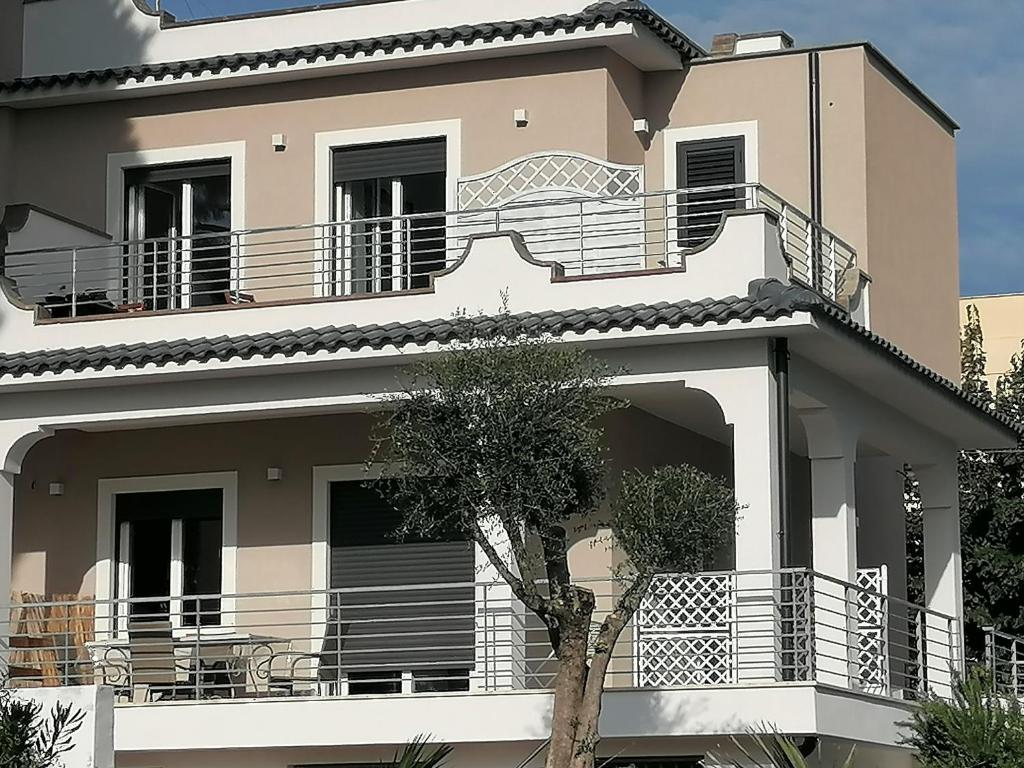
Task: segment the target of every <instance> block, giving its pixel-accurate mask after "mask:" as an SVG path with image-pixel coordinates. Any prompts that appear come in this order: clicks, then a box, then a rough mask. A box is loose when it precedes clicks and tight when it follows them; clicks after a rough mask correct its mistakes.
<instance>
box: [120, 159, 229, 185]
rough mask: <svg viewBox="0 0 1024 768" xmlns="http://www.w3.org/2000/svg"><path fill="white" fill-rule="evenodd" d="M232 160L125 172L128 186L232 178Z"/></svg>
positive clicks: (144, 168) (161, 166)
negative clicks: (223, 177)
mask: <svg viewBox="0 0 1024 768" xmlns="http://www.w3.org/2000/svg"><path fill="white" fill-rule="evenodd" d="M230 175H231V160H229V159H224V160H213V161H210V162H203V163H180V164H176V165H157V166H150V167H142V168H130V169H128V170H126V171H125V182H126V185H127V186H130V185H132V184H143V183H147V182H148V183H151V184H152V183H158V182H162V181H187V180H189V179H202V178H207V177H209V176H230Z"/></svg>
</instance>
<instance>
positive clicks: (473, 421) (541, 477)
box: [373, 315, 737, 768]
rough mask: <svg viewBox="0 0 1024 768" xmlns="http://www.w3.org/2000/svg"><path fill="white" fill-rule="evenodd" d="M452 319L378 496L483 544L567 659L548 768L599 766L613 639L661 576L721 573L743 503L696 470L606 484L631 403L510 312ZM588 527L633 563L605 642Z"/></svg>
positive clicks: (411, 528)
mask: <svg viewBox="0 0 1024 768" xmlns="http://www.w3.org/2000/svg"><path fill="white" fill-rule="evenodd" d="M454 322H456V323H457V324H458V325H459V326H460V327H461V328H462V332H460V333H459V334H458V337H459V340H458V341H457V342H455V343H453V344H452V345H451V348H450V349H449V350H448V351H445V352H443V353H439V354H436V355H434V356H432V357H430V358H427V359H426V360H425V361H423V362H420V363H418V364H416V365H414V366H412V367H411V369H410V371H409V378H408V380H407V381H406V382H405V383H404V384H403V391H402V392H401V393H400V394H399V395H397V396H395V397H394V398H393V401H392V403H391V408H390V410H389V413H388V416H387V417H386V418H384V419H383V420H382V421H381V424H380V427H379V430H378V432H377V433H376V435H375V443H376V448H375V451H374V454H375V455H374V458H373V461H375V462H377V463H382V464H383V465H384V467H385V470H384V473H383V478H382V479H381V480H380V481H378V487H379V488H380V489H381V492H382V494H383V495H384V496H385V497H386V498H388V500H389V501H390V502H391V503H392V504H394V505H395V506H396V507H397V508H398V509H399V511H400V512H402V513H403V519H404V523H403V529H402V531H403V533H405V534H409V535H415V536H432V535H439V534H441V533H444V532H452V531H458V532H459V533H461V534H462V535H464V536H466V537H467V538H469V539H470V540H472V541H474V542H475V543H476V544H477V545H478V546H479V547H480V549H481V550H482V551H483V553H484V554H485V555H486V557H487V559H488V561H489V562H490V564H491V566H493V568H494V569H495V570H496V571H497V573H498V574H499V575H500V577H501V578H502V579H504V581H506V582H507V583H508V585H509V586H510V588H511V591H512V593H513V594H514V595H515V597H516V598H517V599H518V600H519V601H521V602H522V604H523V605H525V606H526V607H527V608H528V609H529V610H530V611H532V612H533V613H534V614H536V616H537V617H539V619H540V620H541V621H542V622H543V624H544V626H545V627H546V629H547V634H548V637H549V639H550V643H551V648H552V651H553V653H554V656H555V658H556V659H557V660H558V673H557V675H556V677H555V681H554V708H553V716H552V723H551V741H550V744H549V746H548V755H547V766H548V767H549V768H592V766H593V765H594V754H595V750H596V747H597V743H598V741H599V738H600V737H599V732H598V718H599V715H600V712H601V698H602V694H603V691H604V685H605V673H606V671H607V669H608V666H609V662H610V660H611V657H612V652H613V649H614V647H615V644H616V641H617V640H618V639H619V636H620V633H621V632H622V630H623V628H624V627H625V626H626V624H627V623H628V622H629V621H630V619H631V618H632V617H633V614H634V613H635V612H636V610H637V608H638V606H639V604H640V602H641V600H642V598H643V596H644V594H645V593H646V591H647V590H648V588H649V587H650V585H651V582H652V579H653V578H654V577H655V575H656V574H659V573H665V572H671V573H693V572H697V571H700V570H704V569H707V568H710V567H712V566H713V561H714V557H715V555H716V553H718V552H720V551H721V549H722V547H723V546H725V545H726V544H727V543H728V541H729V540H731V538H732V536H733V534H734V531H735V520H736V513H737V504H736V501H735V498H734V495H733V492H732V490H731V489H730V488H729V487H728V486H727V485H726V484H724V483H723V482H722V481H721V480H719V479H717V478H715V477H712V476H710V475H708V474H705V473H703V472H700V471H698V470H696V469H694V468H693V467H690V466H664V467H660V468H657V469H654V470H652V471H649V472H641V471H626V472H624V473H623V474H622V475H621V476H619V477H615V478H612V477H609V476H608V475H609V466H608V451H607V448H606V441H605V439H604V431H603V428H602V419H603V417H605V416H607V415H608V414H610V413H611V412H613V411H615V410H617V409H620V408H623V407H624V406H625V403H623V402H622V401H621V400H618V399H616V398H614V397H612V396H611V395H610V394H609V391H608V384H609V380H610V372H609V371H608V370H607V369H606V368H605V367H604V366H603V365H602V364H601V363H600V362H598V361H597V360H596V359H595V358H593V357H592V356H590V355H589V354H588V353H586V352H585V351H584V350H582V349H581V348H580V347H578V346H572V345H569V344H564V343H560V342H558V341H556V340H554V339H551V338H547V337H543V336H539V335H534V334H533V333H531V329H530V328H528V327H527V326H525V325H523V324H522V322H521V321H519V320H517V319H516V318H514V317H510V316H508V315H504V316H502V317H500V318H498V319H497V320H488V321H481V320H469V319H465V318H463V319H461V320H459V319H457V320H455V321H454ZM609 488H613V489H615V490H613V491H612V492H611V493H610V495H611V499H610V503H609V504H605V503H604V501H605V497H606V493H608V489H609ZM584 529H586V530H591V531H593V530H597V529H600V530H608V529H610V531H611V535H610V536H609V537H608V546H610V547H617V548H619V549H620V550H621V552H622V553H623V554H624V555H625V557H623V558H620V559H621V560H622V561H624V562H625V563H626V565H624V566H621V567H619V568H617V569H616V570H615V572H614V573H612V574H610V575H611V577H612V578H613V579H614V581H615V584H616V589H615V590H614V591H615V594H616V597H615V600H614V605H613V606H612V607H611V609H610V610H609V611H608V612H607V613H606V614H604V615H603V616H599V617H598V618H600V619H601V620H600V624H599V628H597V630H596V632H595V631H592V629H591V624H592V621H593V620H594V614H595V594H594V592H593V591H592V590H591V589H589V588H587V587H586V586H585V584H583V583H577V582H576V581H574V579H573V576H572V574H571V573H570V567H569V557H568V552H569V548H570V545H571V544H572V543H573V533H574V532H578V531H581V530H584ZM595 623H596V622H595Z"/></svg>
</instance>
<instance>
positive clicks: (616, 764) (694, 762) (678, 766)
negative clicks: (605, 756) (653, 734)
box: [597, 757, 703, 768]
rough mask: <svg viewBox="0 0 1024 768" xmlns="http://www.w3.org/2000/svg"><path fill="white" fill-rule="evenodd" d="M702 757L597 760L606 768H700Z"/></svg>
mask: <svg viewBox="0 0 1024 768" xmlns="http://www.w3.org/2000/svg"><path fill="white" fill-rule="evenodd" d="M701 760H703V758H702V757H616V758H612V759H610V760H602V759H601V758H598V759H597V763H598V764H599V765H603V766H605V768H698V767H699V766H700V764H701Z"/></svg>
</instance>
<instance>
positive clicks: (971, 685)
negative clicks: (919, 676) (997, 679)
mask: <svg viewBox="0 0 1024 768" xmlns="http://www.w3.org/2000/svg"><path fill="white" fill-rule="evenodd" d="M905 725H906V726H907V727H908V728H909V729H910V732H911V735H910V736H909V737H908V738H907V739H906V740H905V742H904V743H905V744H906V745H907V746H910V747H913V748H914V750H915V751H916V752H917V754H918V760H919V761H920V763H921V765H922V766H923V768H1021V767H1022V766H1024V714H1022V712H1021V707H1020V703H1019V702H1018V701H1016V700H1015V699H1014V700H1007V699H1000V698H999V697H998V696H997V695H995V693H994V692H993V689H992V685H991V682H990V679H989V677H988V675H987V674H986V673H985V672H984V671H982V670H978V669H975V670H972V671H971V672H970V673H969V674H968V675H967V676H966V677H965V678H962V679H958V680H956V681H955V683H954V685H953V699H952V701H945V700H943V699H939V698H937V697H932V698H929V699H927V700H925V701H923V702H921V705H920V707H918V708H917V709H915V710H914V713H913V715H912V717H911V720H910V721H909V722H908V723H906V724H905Z"/></svg>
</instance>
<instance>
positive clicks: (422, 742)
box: [381, 734, 452, 768]
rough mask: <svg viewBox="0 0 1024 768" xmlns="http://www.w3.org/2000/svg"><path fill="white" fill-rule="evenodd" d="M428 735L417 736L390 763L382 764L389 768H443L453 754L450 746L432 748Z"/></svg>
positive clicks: (440, 745) (443, 745)
mask: <svg viewBox="0 0 1024 768" xmlns="http://www.w3.org/2000/svg"><path fill="white" fill-rule="evenodd" d="M429 739H430V737H429V736H427V735H425V734H424V735H420V736H417V737H416V738H415V739H413V740H412V741H410V742H409V743H408V744H406V745H405V746H403V747H402V748H401V749H399V750H398V751H397V752H395V757H394V758H393V759H392V760H391V761H390V762H382V763H381V765H382V766H388V767H389V768H441V766H443V765H444V764H445V761H447V759H448V757H449V755H451V753H452V747H451V746H449V745H448V744H439V745H438V746H436V747H433V748H431V747H430V745H429V743H428V741H429Z"/></svg>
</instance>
